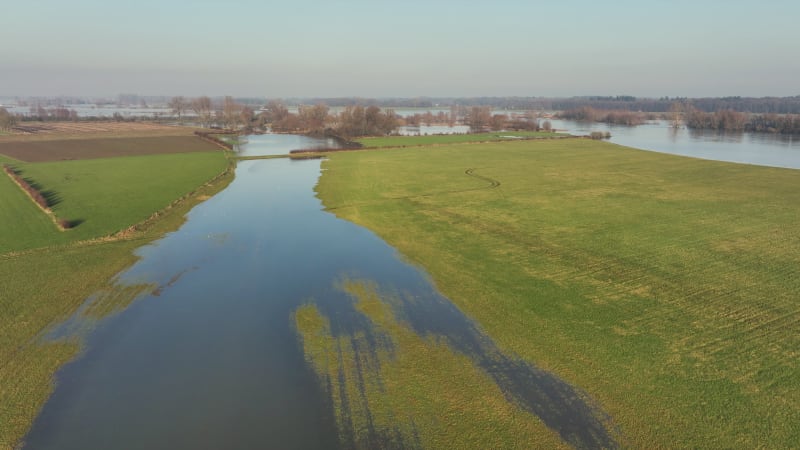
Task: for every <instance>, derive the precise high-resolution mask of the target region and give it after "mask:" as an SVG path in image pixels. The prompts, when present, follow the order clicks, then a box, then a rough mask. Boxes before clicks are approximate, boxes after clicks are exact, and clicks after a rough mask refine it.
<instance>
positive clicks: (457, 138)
mask: <svg viewBox="0 0 800 450" xmlns="http://www.w3.org/2000/svg"><path fill="white" fill-rule="evenodd" d="M562 136H567V135H565V134H563V133H551V132H546V131H498V132H492V133H471V134H432V135H428V136H384V137H365V138H360V139H356V142H358V143H360V144H361V145H363V146H364V147H414V146H419V145H435V144H458V143H463V142H489V141H513V140H520V139H545V138H554V137H562Z"/></svg>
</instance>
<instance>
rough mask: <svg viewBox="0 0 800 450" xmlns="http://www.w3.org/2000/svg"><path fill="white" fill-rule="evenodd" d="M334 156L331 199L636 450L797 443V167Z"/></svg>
mask: <svg viewBox="0 0 800 450" xmlns="http://www.w3.org/2000/svg"><path fill="white" fill-rule="evenodd" d="M323 164H324V166H323V167H324V168H325V169H327V170H325V171H324V172H323V176H322V178H321V180H320V183H319V185H318V188H317V189H318V192H319V195H320V197H321V198H322V200H323V202H324V204H325V206H326V207H327V208H329V209H330V210H331V211H332V212H334V213H335V214H337V215H339V216H340V217H343V218H346V219H348V220H351V221H353V222H355V223H358V224H361V225H364V226H366V227H368V228H370V229H372V230H374V231H376V232H377V233H378V234H379V235H380V236H381V237H382V238H384V239H385V240H387V242H389V243H390V244H391V245H393V246H394V247H396V248H397V249H398V250H399V251H400V252H401V253H402V254H403V255H404V256H405V257H407V258H408V259H409V260H411V261H413V262H414V263H416V264H419V265H420V266H422V267H424V268H425V269H426V270H427V272H428V273H429V274H430V275H431V276H432V278H433V279H434V281H435V282H436V285H437V287H438V288H439V289H440V290H441V291H442V292H443V293H444V294H445V295H446V296H448V297H449V298H450V299H451V300H453V302H454V303H456V305H458V307H459V308H461V309H462V310H463V311H464V312H465V313H466V314H467V315H469V316H470V317H472V318H474V319H475V320H476V321H477V322H478V323H479V324H480V325H481V326H482V327H483V329H484V330H485V331H486V332H487V334H488V335H490V336H491V337H492V338H493V339H494V341H495V342H496V343H497V344H498V345H500V346H501V347H502V348H503V349H505V350H506V351H508V352H510V353H512V354H517V355H520V356H521V357H523V358H525V359H527V360H529V361H532V362H534V363H535V364H536V365H538V366H539V367H542V368H545V369H547V370H550V371H552V372H554V373H555V374H557V375H559V376H560V377H562V378H563V379H565V380H567V381H568V382H570V383H572V384H574V385H575V386H578V387H579V388H581V389H583V390H585V391H586V392H588V394H589V395H591V396H592V397H593V398H595V399H596V400H597V401H598V402H599V403H600V406H601V407H602V408H603V409H604V410H605V411H607V412H609V413H610V414H611V416H612V419H613V420H614V423H615V424H616V426H617V427H618V428H619V433H620V434H621V444H622V445H623V446H626V447H635V448H676V447H679V448H708V447H713V448H755V447H761V448H796V447H798V446H800V427H798V426H797V424H798V423H800V365H798V364H797V361H798V353H799V352H800V334H798V326H799V325H800V320H799V319H800V273H799V272H798V268H800V228H798V226H797V224H798V223H799V222H800V208H799V207H798V205H800V190H798V189H797V186H800V171H794V170H788V169H775V168H765V167H755V166H746V165H737V164H729V163H722V162H713V161H702V160H696V159H690V158H682V157H677V156H670V155H663V154H657V153H651V152H644V151H638V150H633V149H628V148H624V147H620V146H616V145H613V144H608V143H601V142H595V141H590V140H581V139H566V140H545V141H525V142H507V143H488V144H473V145H451V146H438V147H435V148H419V149H405V150H400V151H398V150H392V151H370V152H342V153H336V154H331V155H329V160H327V161H326V162H324V163H323ZM301 313H303V314H305V316H303V315H302V314H301V317H305V319H306V320H307V321H308V322H310V323H314V320H313V319H314V314H313V312H309V311H301ZM319 323H320V322H319V321H317V324H318V325H319ZM322 327H323V328H324V323H323V325H322ZM307 351H309V352H310V353H311V354H312V355H313V353H314V352H313V349H311V350H309V349H307ZM345 356H346V355H345ZM345 356H340V358H345V359H346V357H345ZM312 359H313V358H312ZM447 364H450V363H449V362H447ZM443 370H444V368H443ZM407 376H409V377H410V376H425V375H424V374H422V373H416V374H413V373H412V374H407ZM399 382H400V383H403V381H399Z"/></svg>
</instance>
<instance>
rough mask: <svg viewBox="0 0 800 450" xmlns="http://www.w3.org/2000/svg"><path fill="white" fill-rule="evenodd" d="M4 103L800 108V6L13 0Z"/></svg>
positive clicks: (2, 25)
mask: <svg viewBox="0 0 800 450" xmlns="http://www.w3.org/2000/svg"><path fill="white" fill-rule="evenodd" d="M0 11H2V13H0V95H4V96H17V95H19V96H55V95H68V96H114V95H116V94H119V93H132V94H140V95H166V96H173V95H184V96H199V95H209V96H217V95H233V96H249V97H270V98H288V97H305V98H310V97H349V96H359V97H377V98H385V97H418V96H429V97H451V96H460V97H474V96H546V97H562V96H566V97H569V96H578V95H634V96H639V97H662V96H670V97H675V96H681V97H716V96H734V95H740V96H754V97H761V96H791V95H800V26H798V25H797V23H796V21H797V19H798V17H800V1H797V0H791V1H790V0H760V1H758V2H756V1H739V0H719V1H711V0H693V1H684V0H669V1H667V0H664V1H661V0H639V1H627V0H623V1H605V2H602V1H596V0H594V1H582V0H561V1H552V0H551V1H547V2H543V1H536V0H529V1H517V0H494V1H492V2H488V1H485V0H484V1H472V0H461V1H451V0H426V1H423V0H404V1H401V2H388V1H382V0H371V1H362V0H352V1H349V0H284V1H281V2H276V1H272V0H228V1H211V0H132V1H127V0H126V1H121V0H102V1H100V0H69V1H67V0H27V1H12V0H0Z"/></svg>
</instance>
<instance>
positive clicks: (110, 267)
mask: <svg viewBox="0 0 800 450" xmlns="http://www.w3.org/2000/svg"><path fill="white" fill-rule="evenodd" d="M15 166H17V167H18V168H19V169H20V170H21V171H22V173H23V176H26V177H30V178H31V179H32V180H33V181H34V182H36V183H37V184H39V185H40V186H41V187H42V188H43V189H45V190H51V191H53V192H57V193H58V195H57V197H56V198H57V200H58V201H57V202H56V204H55V205H54V206H53V208H54V209H55V210H57V211H59V214H64V215H65V216H66V217H68V218H70V219H82V221H83V222H82V223H80V224H79V226H78V227H77V228H75V229H72V230H68V231H65V232H60V231H58V230H57V229H56V228H55V227H54V226H53V224H52V222H50V221H49V219H48V218H47V216H46V215H45V214H44V213H43V212H42V211H41V210H39V209H38V208H37V207H36V206H35V205H34V204H33V203H32V202H31V201H30V200H29V199H27V198H25V194H24V193H23V192H22V191H21V190H20V189H19V188H18V187H17V186H15V185H13V183H12V182H11V181H10V179H8V177H0V225H2V231H3V232H2V233H0V280H3V281H2V288H1V289H0V330H2V333H0V449H11V448H13V447H14V446H15V445H16V444H17V442H18V440H19V439H20V438H21V437H22V436H23V435H24V433H25V432H26V431H27V429H28V427H29V426H30V424H31V422H32V421H33V419H34V418H35V416H36V414H37V413H38V411H39V409H40V408H41V406H42V404H43V403H44V401H45V400H46V399H47V397H48V396H49V395H50V392H51V391H52V389H53V385H52V376H53V373H55V371H56V370H57V369H58V368H59V367H60V366H61V365H62V364H64V363H65V362H67V361H69V360H70V359H72V358H73V357H74V356H75V355H76V353H77V352H78V351H79V345H78V343H77V342H76V341H74V340H68V341H46V340H42V339H41V333H42V332H43V331H44V330H46V329H47V328H48V327H49V326H51V325H53V324H55V323H57V322H59V321H61V320H64V319H66V318H67V317H68V316H70V315H71V314H72V313H73V311H75V310H76V309H77V308H78V306H79V305H81V304H82V303H83V302H84V299H86V298H87V297H89V296H90V295H91V294H93V293H96V292H98V291H100V292H101V293H102V291H103V289H104V286H106V287H108V283H109V280H111V279H112V278H113V277H114V275H116V274H117V273H119V272H120V271H121V270H123V269H124V268H126V267H128V266H129V265H130V264H132V263H133V262H135V260H136V257H135V256H134V254H133V250H135V249H136V248H138V247H140V246H142V245H144V244H145V243H146V242H149V241H151V240H153V239H156V238H158V237H160V236H161V235H163V233H165V232H167V231H170V230H173V229H175V228H177V227H178V226H179V225H180V224H181V223H182V222H183V220H184V216H185V214H186V213H187V212H188V211H189V210H190V209H191V208H192V207H193V206H195V205H196V204H198V203H199V202H201V201H203V200H205V199H207V198H209V196H211V195H213V194H214V193H216V192H218V191H220V190H221V189H222V188H224V187H225V186H226V185H227V184H228V183H229V182H230V180H231V179H232V178H233V172H232V171H230V170H226V168H229V167H230V166H229V162H228V160H226V158H225V156H224V155H223V154H222V153H221V152H213V153H187V154H179V155H158V156H143V157H129V158H117V159H114V160H91V161H68V162H59V163H41V164H21V163H15ZM221 172H222V173H223V175H222V176H221V177H217V178H215V176H216V175H218V174H220V173H221ZM212 178H214V181H213V183H207V182H208V181H209V180H210V179H212ZM198 186H199V187H198ZM182 196H183V200H182V201H180V202H177V203H175V202H174V201H175V199H177V198H179V197H182ZM159 210H161V211H160V213H159V214H158V220H145V219H148V218H149V217H151V215H152V214H153V213H155V212H156V211H159ZM137 222H138V223H140V225H139V226H137V227H136V228H135V229H134V230H132V231H130V232H127V233H125V234H123V235H118V236H115V237H114V238H108V237H107V235H108V234H109V233H113V232H115V231H119V230H122V229H125V228H127V227H130V226H131V225H134V224H136V223H137ZM143 288H144V287H135V289H132V290H126V291H125V292H123V293H122V294H124V295H118V294H120V293H119V292H115V293H111V294H108V295H101V296H100V297H99V298H98V299H96V301H95V302H94V303H92V304H91V306H90V307H89V308H87V309H86V311H85V314H86V317H87V318H90V319H97V318H99V317H102V316H105V315H107V314H112V313H114V312H115V311H117V310H118V309H119V308H121V307H124V305H125V304H127V303H129V302H130V301H132V300H133V299H134V298H136V296H137V295H138V294H139V293H140V292H141V289H143Z"/></svg>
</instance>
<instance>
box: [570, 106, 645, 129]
mask: <svg viewBox="0 0 800 450" xmlns="http://www.w3.org/2000/svg"><path fill="white" fill-rule="evenodd" d="M558 117H560V118H562V119H567V120H578V121H586V122H605V123H609V124H614V125H641V124H643V123H645V122H646V121H647V120H654V119H657V118H658V117H657V115H655V114H645V113H642V112H639V111H626V110H619V109H612V110H603V109H595V108H592V107H591V106H582V107H580V108H575V109H569V110H566V111H563V112H561V113H559V114H558Z"/></svg>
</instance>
